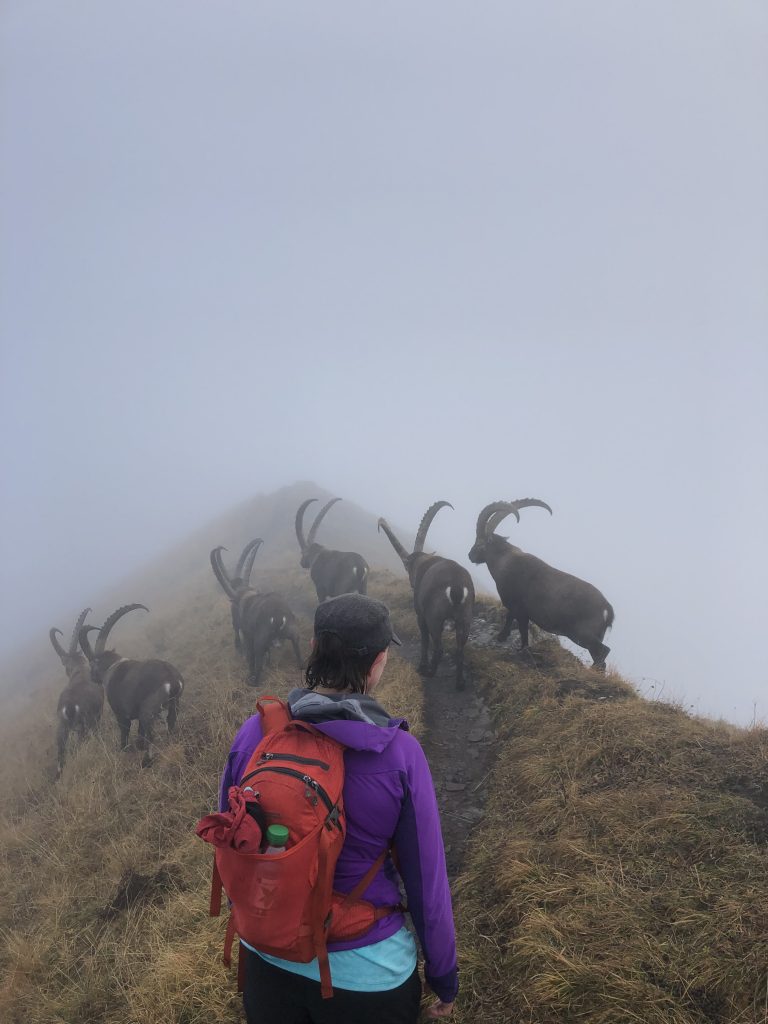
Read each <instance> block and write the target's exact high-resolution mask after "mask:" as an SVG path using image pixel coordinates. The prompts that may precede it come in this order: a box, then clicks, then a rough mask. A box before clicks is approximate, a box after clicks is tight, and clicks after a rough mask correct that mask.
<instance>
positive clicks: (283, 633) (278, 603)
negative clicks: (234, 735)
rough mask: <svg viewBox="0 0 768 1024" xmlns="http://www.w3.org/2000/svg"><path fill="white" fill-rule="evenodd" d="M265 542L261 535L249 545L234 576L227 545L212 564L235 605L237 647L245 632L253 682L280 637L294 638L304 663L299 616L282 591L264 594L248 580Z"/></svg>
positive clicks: (213, 556)
mask: <svg viewBox="0 0 768 1024" xmlns="http://www.w3.org/2000/svg"><path fill="white" fill-rule="evenodd" d="M261 543H262V541H261V539H259V538H257V539H256V540H254V541H251V543H250V544H248V545H246V547H245V549H244V550H243V554H242V555H241V556H240V560H239V561H238V563H237V565H238V569H236V570H235V573H236V575H235V577H233V578H230V577H229V576H228V575H227V571H226V569H225V568H224V563H223V561H222V557H221V552H222V551H226V548H223V547H218V548H214V549H213V551H212V552H211V568H212V569H213V572H214V575H215V576H216V579H217V580H218V581H219V584H220V585H221V589H222V590H223V591H224V593H225V594H226V595H227V597H228V598H229V600H230V603H231V606H232V628H233V629H234V631H235V648H236V649H237V650H239V649H240V637H241V636H242V643H243V645H244V646H245V658H246V661H247V663H248V684H249V685H250V686H256V685H258V682H259V678H260V676H261V671H262V668H263V666H264V659H265V658H266V657H267V656H268V655H269V649H270V648H271V646H272V644H274V643H276V642H277V641H279V640H289V641H290V642H291V646H292V647H293V653H294V654H295V655H296V663H297V665H298V666H299V668H301V667H302V661H301V650H300V648H299V630H298V626H297V624H296V616H295V615H294V614H293V612H292V611H291V609H290V608H289V607H288V605H287V604H286V602H285V600H284V599H283V598H282V597H281V596H280V595H279V594H274V593H268V594H260V593H259V592H258V591H257V590H254V589H253V588H252V587H250V586H249V584H248V581H249V579H250V575H251V570H252V568H253V559H254V558H255V557H256V552H257V551H258V550H259V547H260V545H261ZM238 570H239V571H240V572H242V573H243V575H242V576H238V575H237V573H238Z"/></svg>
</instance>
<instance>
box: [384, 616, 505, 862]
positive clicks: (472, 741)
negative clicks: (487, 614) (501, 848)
mask: <svg viewBox="0 0 768 1024" xmlns="http://www.w3.org/2000/svg"><path fill="white" fill-rule="evenodd" d="M445 648H446V653H445V655H444V656H443V661H442V664H441V665H440V669H439V671H438V674H437V675H436V676H434V678H432V679H424V680H423V685H424V724H425V728H424V733H423V735H422V737H421V743H422V746H423V748H424V751H425V753H426V755H427V759H428V761H429V765H430V768H431V770H432V778H433V780H434V783H435V791H436V793H437V800H438V804H439V807H440V817H441V822H442V827H443V840H444V842H445V855H446V862H447V865H448V875H449V877H450V878H451V879H454V878H455V877H456V875H457V874H459V872H460V871H461V867H462V863H463V859H464V854H465V851H466V848H467V842H468V840H469V838H470V836H471V834H472V830H473V828H474V827H475V826H476V825H477V824H478V823H479V822H480V821H482V819H483V817H484V815H485V811H484V808H485V798H486V790H487V782H488V776H489V774H490V771H491V767H492V764H493V760H494V756H495V742H494V741H495V739H496V736H495V734H494V732H493V725H492V721H491V714H490V711H489V710H488V707H487V705H486V704H485V702H484V701H483V699H482V698H481V697H480V696H479V695H478V693H477V692H476V690H475V686H474V683H473V680H472V677H471V674H470V673H468V672H466V671H465V675H466V685H465V688H464V689H463V690H457V689H456V682H455V671H456V670H455V662H454V659H453V656H452V654H451V652H452V650H453V649H454V637H453V632H452V631H451V632H448V630H446V636H445ZM402 653H403V655H404V656H405V657H406V658H407V659H408V660H409V661H410V662H412V664H413V665H414V666H415V665H418V662H419V653H420V650H419V644H418V643H416V642H405V643H404V644H403V650H402Z"/></svg>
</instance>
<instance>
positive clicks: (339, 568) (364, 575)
mask: <svg viewBox="0 0 768 1024" xmlns="http://www.w3.org/2000/svg"><path fill="white" fill-rule="evenodd" d="M313 501H317V498H308V499H307V501H304V502H302V503H301V505H300V506H299V510H298V512H297V513H296V537H297V538H298V541H299V547H300V548H301V561H300V563H299V564H300V565H301V567H302V569H309V574H310V576H311V577H312V582H313V583H314V584H315V590H316V591H317V600H318V601H320V602H322V601H325V600H326V599H327V598H329V597H338V596H339V594H354V593H357V594H365V592H366V590H367V587H368V563H367V562H366V560H365V559H364V558H363V556H362V555H358V554H357V552H356V551H333V550H332V549H330V548H326V547H323V545H322V544H318V543H317V541H316V540H315V537H316V536H317V531H318V528H319V526H320V523H322V521H323V519H324V518H325V516H326V514H327V512H328V509H330V508H331V507H332V506H333V505H335V504H336V502H337V501H341V498H332V499H331V500H330V501H329V502H327V503H326V504H325V505H323V507H322V508H321V509H320V511H319V512H318V513H317V518H316V519H315V521H314V523H312V526H311V527H310V530H309V534H308V536H307V539H306V540H305V539H304V513H305V511H306V510H307V506H309V505H311V504H312V502H313Z"/></svg>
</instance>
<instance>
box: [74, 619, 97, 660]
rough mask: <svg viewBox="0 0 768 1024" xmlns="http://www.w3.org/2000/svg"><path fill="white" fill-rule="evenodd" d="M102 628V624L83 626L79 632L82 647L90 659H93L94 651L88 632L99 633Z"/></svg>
mask: <svg viewBox="0 0 768 1024" xmlns="http://www.w3.org/2000/svg"><path fill="white" fill-rule="evenodd" d="M100 628H101V627H100V626H83V627H82V628H81V630H80V632H79V634H78V640H79V642H80V649H81V650H82V652H83V654H84V655H85V656H86V658H87V659H88V661H93V651H92V650H91V641H90V640H89V639H88V634H89V633H98V632H99V629H100Z"/></svg>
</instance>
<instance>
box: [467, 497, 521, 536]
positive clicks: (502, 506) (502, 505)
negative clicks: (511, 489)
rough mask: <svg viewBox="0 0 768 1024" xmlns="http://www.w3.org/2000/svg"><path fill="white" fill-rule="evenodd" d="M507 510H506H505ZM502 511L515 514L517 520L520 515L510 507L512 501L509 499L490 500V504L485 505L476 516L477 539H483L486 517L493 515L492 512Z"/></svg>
mask: <svg viewBox="0 0 768 1024" xmlns="http://www.w3.org/2000/svg"><path fill="white" fill-rule="evenodd" d="M507 510H508V511H507ZM502 511H503V512H504V513H505V514H506V515H515V516H517V519H518V522H519V521H520V516H519V515H517V511H516V510H515V509H514V508H512V503H511V502H509V501H492V502H491V504H490V505H486V506H485V508H484V509H483V511H482V512H481V513H480V515H479V516H478V517H477V528H476V532H477V539H478V540H484V539H485V536H486V526H487V524H488V519H489V518H490V517H491V516H492V515H493V513H494V512H502ZM497 525H498V524H497Z"/></svg>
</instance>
